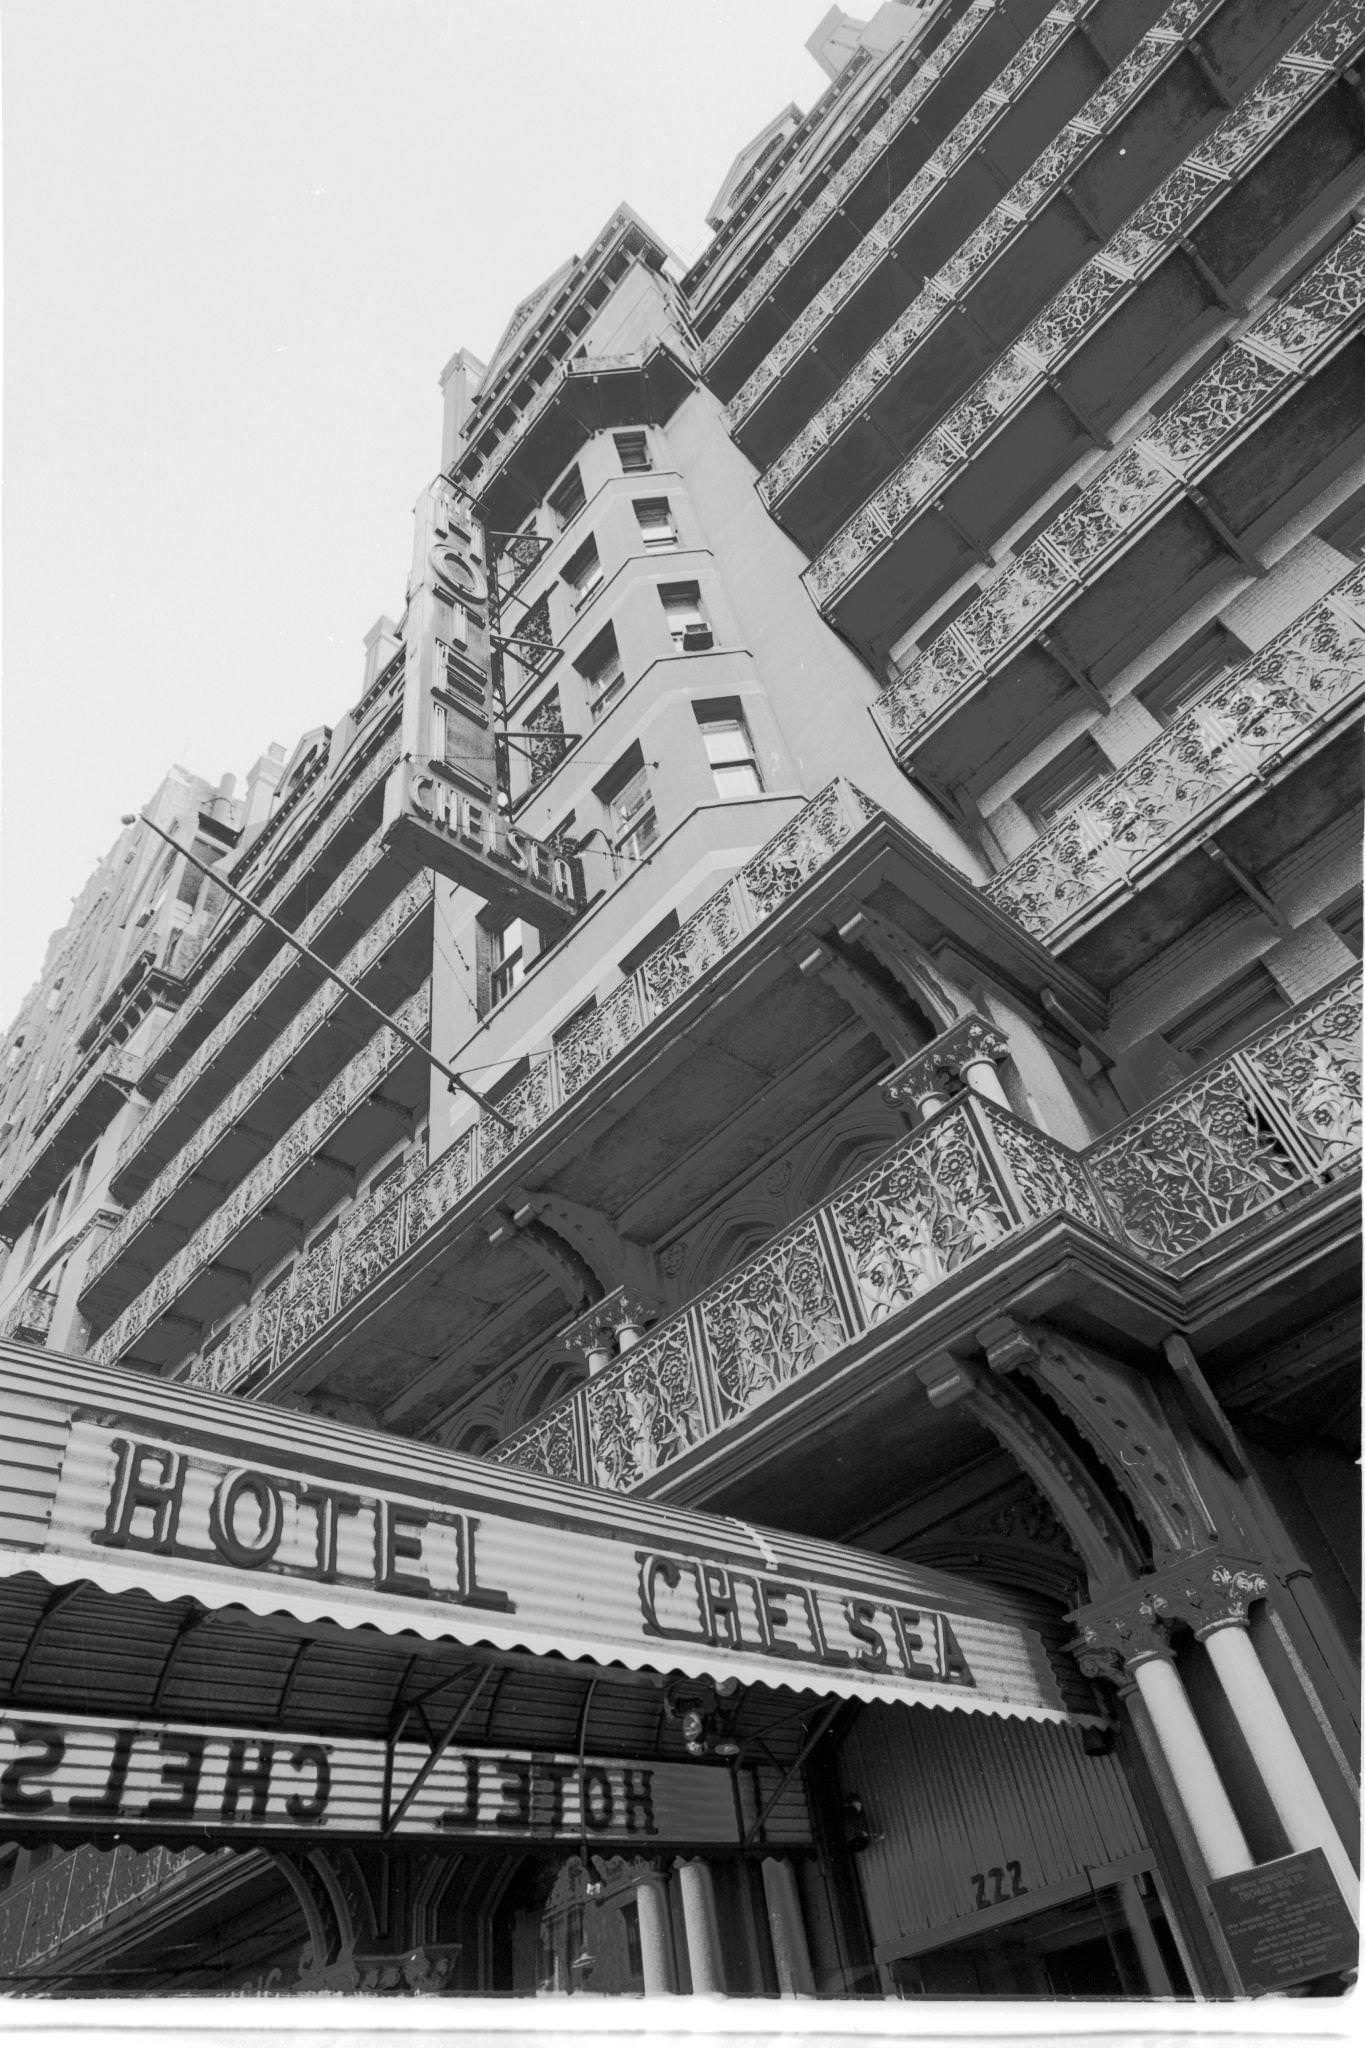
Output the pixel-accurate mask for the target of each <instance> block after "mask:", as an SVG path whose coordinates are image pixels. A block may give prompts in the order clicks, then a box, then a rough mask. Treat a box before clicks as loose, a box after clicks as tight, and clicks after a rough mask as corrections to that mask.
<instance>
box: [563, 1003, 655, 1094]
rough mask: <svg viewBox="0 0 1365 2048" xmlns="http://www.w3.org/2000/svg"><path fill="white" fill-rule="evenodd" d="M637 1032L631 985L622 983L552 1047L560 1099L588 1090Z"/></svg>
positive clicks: (636, 1005) (636, 1006)
mask: <svg viewBox="0 0 1365 2048" xmlns="http://www.w3.org/2000/svg"><path fill="white" fill-rule="evenodd" d="M639 1030H640V1003H639V997H638V996H637V994H636V990H635V984H634V982H633V981H623V982H622V983H621V986H620V987H619V988H616V989H613V990H612V992H611V994H610V995H609V996H608V997H607V999H606V1001H605V1002H602V1003H598V1005H597V1007H596V1008H595V1009H593V1010H590V1011H589V1013H588V1015H587V1016H586V1017H583V1018H580V1020H579V1022H578V1023H577V1024H575V1025H574V1026H573V1027H572V1029H571V1030H569V1031H566V1032H565V1033H564V1036H563V1037H562V1038H560V1039H559V1040H558V1041H557V1043H556V1045H555V1062H556V1064H557V1066H558V1068H559V1087H560V1093H561V1095H562V1096H568V1095H572V1094H574V1093H576V1091H577V1090H578V1089H580V1088H584V1087H586V1086H587V1084H588V1082H589V1081H591V1079H592V1077H593V1075H594V1074H597V1073H600V1072H601V1070H602V1068H603V1067H605V1066H606V1065H607V1063H608V1061H609V1060H613V1059H615V1057H616V1055H617V1053H618V1052H622V1051H624V1049H625V1047H626V1046H627V1045H629V1043H630V1041H631V1039H632V1038H634V1037H636V1036H637V1034H638V1033H639Z"/></svg>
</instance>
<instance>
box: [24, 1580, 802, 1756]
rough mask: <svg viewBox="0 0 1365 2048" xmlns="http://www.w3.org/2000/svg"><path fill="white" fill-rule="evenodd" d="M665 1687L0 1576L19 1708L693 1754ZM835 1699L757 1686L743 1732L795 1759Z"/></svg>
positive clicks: (468, 1650)
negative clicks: (402, 1722) (407, 1730)
mask: <svg viewBox="0 0 1365 2048" xmlns="http://www.w3.org/2000/svg"><path fill="white" fill-rule="evenodd" d="M490 1664H491V1665H493V1666H494V1667H495V1669H496V1673H497V1675H496V1677H495V1679H494V1680H493V1682H492V1683H489V1682H487V1680H486V1678H485V1673H486V1671H487V1669H488V1667H489V1665H490ZM481 1680H482V1681H483V1683H482V1684H481V1685H480V1681H481ZM664 1683H665V1680H664V1677H663V1674H662V1673H656V1672H649V1671H627V1670H625V1669H622V1668H620V1667H618V1666H609V1665H607V1666H604V1665H600V1664H588V1663H582V1662H575V1661H572V1660H570V1659H568V1658H560V1657H549V1656H540V1657H531V1656H519V1655H516V1654H514V1653H508V1652H506V1651H503V1650H497V1649H493V1648H491V1647H482V1646H474V1647H470V1646H467V1645H465V1644H462V1643H457V1642H454V1641H450V1640H445V1641H439V1642H428V1641H424V1640H422V1639H420V1638H417V1637H414V1636H412V1635H384V1634H381V1633H380V1632H379V1631H378V1630H376V1629H373V1628H364V1627H362V1628H343V1627H340V1626H338V1625H337V1624H335V1623H331V1622H326V1621H322V1622H305V1621H302V1620H300V1619H298V1618H297V1617H296V1616H293V1615H290V1614H284V1613H279V1614H270V1615H259V1614H253V1613H251V1612H250V1611H249V1610H248V1609H246V1608H244V1607H236V1606H230V1607H220V1608H206V1607H204V1606H202V1605H201V1604H200V1603H199V1602H198V1601H196V1600H193V1599H188V1598H184V1599H178V1600H162V1599H154V1598H153V1597H152V1596H151V1595H150V1594H149V1593H146V1592H137V1591H131V1592H125V1593H117V1594H115V1593H110V1592H107V1591H106V1590H104V1589H103V1588H102V1587H100V1586H97V1585H95V1584H93V1583H92V1582H91V1581H89V1580H84V1579H82V1580H74V1581H72V1582H70V1583H68V1584H66V1585H61V1586H54V1585H53V1584H52V1583H51V1582H50V1581H49V1580H47V1579H45V1578H42V1577H40V1576H39V1575H38V1574H37V1573H36V1572H20V1573H16V1574H15V1575H14V1576H12V1577H10V1578H7V1579H4V1580H3V1581H0V1699H3V1700H4V1701H5V1702H6V1704H7V1706H8V1708H9V1710H10V1711H11V1712H12V1713H15V1714H25V1713H26V1714H30V1715H34V1716H42V1715H44V1714H61V1713H68V1714H75V1713H81V1714H107V1715H110V1716H116V1717H118V1718H120V1719H128V1720H132V1719H139V1720H147V1719H152V1720H166V1721H203V1722H213V1723H215V1724H219V1725H233V1726H241V1727H243V1728H253V1729H268V1730H275V1729H280V1730H291V1731H295V1732H300V1733H309V1734H315V1735H320V1736H328V1735H331V1736H338V1737H339V1736H351V1737H372V1738H377V1739H382V1738H383V1737H384V1736H385V1735H387V1733H388V1732H389V1731H390V1730H391V1729H392V1728H393V1727H394V1725H395V1724H396V1722H397V1720H398V1718H399V1717H400V1716H401V1714H402V1712H403V1710H404V1709H405V1708H406V1709H411V1710H412V1713H413V1715H414V1720H413V1724H412V1729H411V1733H412V1735H414V1736H415V1735H417V1734H419V1733H420V1731H421V1729H422V1726H423V1722H425V1724H426V1726H427V1728H428V1729H429V1730H430V1731H431V1732H432V1733H439V1731H440V1730H441V1729H443V1728H445V1727H447V1726H449V1724H450V1723H451V1722H452V1721H453V1720H455V1719H457V1718H459V1719H460V1727H461V1740H462V1741H463V1742H466V1743H468V1744H471V1745H473V1746H475V1747H484V1746H488V1747H497V1748H504V1749H510V1748H517V1749H544V1750H564V1749H566V1748H567V1749H577V1748H578V1747H579V1746H580V1744H581V1743H586V1744H587V1746H589V1747H591V1748H593V1749H595V1750H597V1751H599V1752H605V1753H609V1754H612V1755H617V1756H641V1755H646V1756H659V1757H662V1758H671V1757H676V1758H677V1759H678V1760H679V1761H684V1760H685V1759H686V1751H685V1750H684V1748H683V1744H682V1738H681V1735H680V1734H679V1732H678V1724H677V1722H676V1721H675V1720H674V1719H672V1718H670V1716H669V1715H668V1714H667V1712H666V1710H665V1705H664ZM476 1686H478V1687H479V1691H478V1694H477V1697H475V1698H474V1699H473V1702H472V1705H471V1704H470V1701H471V1695H473V1694H474V1691H475V1687H476ZM824 1704H825V1702H824V1700H823V1698H822V1697H821V1695H820V1693H819V1692H818V1691H802V1692H793V1691H789V1690H787V1689H786V1688H769V1687H765V1686H758V1685H751V1686H748V1687H746V1688H745V1689H744V1690H743V1693H742V1694H741V1696H740V1698H739V1700H738V1702H737V1705H736V1732H737V1734H738V1735H739V1737H740V1739H741V1741H743V1742H744V1743H745V1746H746V1748H747V1747H749V1746H750V1745H754V1746H759V1747H761V1750H762V1751H763V1752H764V1753H766V1754H767V1755H768V1756H769V1757H770V1758H771V1759H772V1760H774V1761H777V1762H782V1761H786V1760H788V1759H790V1758H791V1757H792V1756H794V1755H795V1753H796V1751H797V1750H798V1749H799V1748H800V1745H801V1741H802V1724H803V1723H804V1722H806V1721H808V1720H809V1718H810V1716H811V1715H812V1714H813V1713H815V1712H816V1711H818V1710H819V1709H821V1708H822V1706H823V1705H824ZM466 1708H467V1709H468V1712H467V1716H466V1715H464V1714H463V1712H462V1710H465V1709H466Z"/></svg>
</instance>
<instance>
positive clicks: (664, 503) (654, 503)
mask: <svg viewBox="0 0 1365 2048" xmlns="http://www.w3.org/2000/svg"><path fill="white" fill-rule="evenodd" d="M635 517H636V519H637V520H638V522H639V526H640V538H641V540H642V541H643V542H644V544H645V546H646V547H647V548H673V547H676V546H677V544H678V535H677V529H676V528H675V527H674V524H673V514H672V512H671V511H670V510H669V507H668V500H667V498H637V499H636V500H635Z"/></svg>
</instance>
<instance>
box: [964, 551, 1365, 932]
mask: <svg viewBox="0 0 1365 2048" xmlns="http://www.w3.org/2000/svg"><path fill="white" fill-rule="evenodd" d="M1362 693H1365V568H1362V569H1353V570H1352V571H1351V573H1350V575H1349V576H1346V577H1343V579H1342V580H1341V582H1340V583H1338V584H1337V585H1336V586H1335V588H1334V589H1333V590H1331V591H1330V592H1329V593H1328V594H1327V596H1326V597H1324V598H1323V599H1322V600H1321V601H1320V602H1319V603H1317V604H1315V605H1313V606H1311V607H1310V609H1309V610H1308V611H1306V612H1304V613H1303V615H1302V616H1301V617H1300V618H1297V619H1295V621H1294V623H1293V625H1291V626H1288V627H1286V628H1285V630H1284V632H1283V633H1280V634H1278V635H1277V636H1276V638H1275V639H1274V640H1272V641H1270V642H1269V644H1268V645H1267V646H1265V647H1263V648H1262V649H1261V652H1260V653H1259V654H1257V655H1253V656H1252V658H1251V660H1250V661H1245V662H1243V663H1242V664H1241V666H1240V667H1239V668H1236V669H1234V670H1233V672H1232V674H1231V675H1230V676H1227V677H1226V678H1225V679H1224V680H1223V681H1222V682H1221V683H1219V684H1218V685H1217V686H1216V688H1214V689H1212V690H1211V691H1209V693H1208V695H1207V696H1205V697H1202V698H1200V700H1199V702H1198V703H1197V704H1195V705H1193V706H1192V707H1191V708H1190V709H1189V710H1188V711H1185V712H1182V714H1181V715H1180V717H1178V718H1176V719H1174V720H1173V721H1172V723H1171V724H1170V726H1169V727H1168V728H1167V729H1166V731H1165V732H1163V733H1162V734H1161V736H1160V738H1159V739H1154V740H1152V741H1151V742H1150V743H1149V744H1148V745H1147V746H1145V747H1144V748H1143V749H1142V751H1141V752H1140V753H1138V754H1134V756H1133V758H1132V759H1131V760H1130V761H1126V762H1125V763H1124V765H1123V767H1122V768H1120V769H1119V770H1118V771H1117V772H1116V773H1115V774H1113V775H1111V776H1109V777H1107V778H1106V780H1105V781H1104V782H1103V783H1101V784H1100V786H1099V787H1098V788H1097V789H1094V790H1091V791H1090V792H1089V793H1088V794H1087V795H1086V796H1085V797H1084V798H1082V799H1081V801H1080V802H1079V803H1076V804H1073V805H1072V807H1071V809H1070V810H1068V811H1066V812H1064V813H1063V814H1062V816H1061V817H1060V818H1058V819H1057V820H1056V822H1055V823H1054V824H1052V825H1050V826H1049V827H1048V829H1047V831H1046V832H1044V833H1042V834H1041V836H1040V837H1039V838H1038V839H1036V840H1035V841H1034V843H1033V845H1032V846H1030V847H1029V849H1028V851H1027V852H1026V853H1022V854H1020V856H1019V858H1018V859H1017V860H1013V861H1011V862H1010V864H1009V866H1008V867H1006V868H1003V869H1002V870H1001V872H1000V873H999V874H998V875H996V876H995V877H994V879H993V880H991V881H990V882H988V883H987V884H986V886H985V889H984V890H983V892H982V893H983V894H984V895H986V896H988V897H989V898H990V900H991V901H992V902H993V903H994V904H995V905H996V906H997V908H998V909H1000V910H1007V911H1008V912H1009V913H1010V915H1011V917H1014V918H1017V919H1018V921H1019V923H1020V924H1022V925H1023V927H1024V929H1025V930H1026V931H1030V932H1032V933H1034V935H1035V936H1036V937H1038V938H1041V939H1051V938H1053V937H1054V935H1055V934H1056V933H1058V932H1059V931H1060V930H1061V928H1062V927H1063V926H1065V925H1067V924H1069V923H1070V922H1071V920H1072V919H1073V918H1076V917H1078V916H1079V915H1080V914H1081V913H1082V912H1083V911H1085V910H1087V909H1089V907H1090V906H1091V905H1092V904H1094V903H1097V902H1099V901H1100V900H1102V899H1103V898H1105V897H1107V896H1111V895H1113V894H1114V893H1116V892H1118V891H1121V890H1125V889H1132V888H1134V887H1135V886H1137V883H1138V881H1139V879H1140V877H1141V874H1142V872H1143V870H1144V869H1145V868H1147V867H1148V866H1150V865H1152V864H1154V863H1155V862H1157V861H1159V860H1164V859H1165V858H1167V857H1168V856H1169V855H1170V854H1171V853H1172V851H1174V850H1175V849H1176V848H1177V847H1178V846H1179V845H1180V843H1181V840H1182V838H1183V837H1187V836H1188V831H1189V827H1190V826H1191V825H1196V824H1204V823H1206V822H1207V820H1208V819H1209V817H1210V815H1211V813H1212V812H1214V811H1215V810H1216V809H1218V808H1220V807H1223V806H1225V805H1226V804H1227V803H1228V802H1230V801H1231V800H1232V799H1234V798H1236V797H1237V796H1238V795H1240V794H1243V793H1245V792H1246V791H1248V790H1252V789H1254V788H1255V787H1256V785H1257V784H1258V783H1260V782H1262V781H1264V780H1265V778H1266V776H1267V775H1269V774H1270V773H1271V772H1272V770H1273V769H1274V768H1276V767H1277V766H1278V765H1279V763H1280V762H1281V761H1282V760H1284V759H1287V758H1289V757H1292V756H1293V755H1294V753H1295V752H1296V751H1298V750H1299V749H1300V747H1301V745H1302V743H1303V742H1304V741H1305V740H1307V739H1310V738H1311V737H1312V736H1313V735H1314V734H1315V733H1316V732H1317V731H1318V730H1319V729H1320V728H1321V726H1322V725H1323V724H1324V722H1325V721H1326V720H1327V719H1329V718H1332V717H1334V716H1335V715H1336V714H1337V713H1339V712H1341V711H1343V710H1345V709H1346V707H1347V706H1349V705H1351V704H1354V703H1358V702H1359V700H1360V698H1361V696H1362Z"/></svg>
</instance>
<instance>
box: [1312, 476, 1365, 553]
mask: <svg viewBox="0 0 1365 2048" xmlns="http://www.w3.org/2000/svg"><path fill="white" fill-rule="evenodd" d="M1318 532H1319V533H1320V534H1321V535H1322V537H1323V539H1324V540H1325V541H1326V542H1327V545H1328V546H1329V547H1333V548H1335V549H1336V551H1337V553H1338V554H1339V555H1353V556H1355V557H1356V558H1357V560H1358V559H1359V557H1360V556H1361V555H1365V491H1357V492H1356V494H1355V496H1354V497H1353V498H1348V499H1347V500H1346V503H1345V504H1344V505H1338V507H1337V509H1336V511H1335V512H1334V513H1333V514H1332V516H1331V518H1330V519H1329V520H1327V522H1326V524H1325V525H1323V526H1320V527H1319V528H1318Z"/></svg>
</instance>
